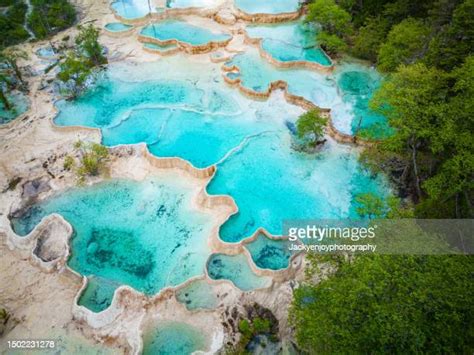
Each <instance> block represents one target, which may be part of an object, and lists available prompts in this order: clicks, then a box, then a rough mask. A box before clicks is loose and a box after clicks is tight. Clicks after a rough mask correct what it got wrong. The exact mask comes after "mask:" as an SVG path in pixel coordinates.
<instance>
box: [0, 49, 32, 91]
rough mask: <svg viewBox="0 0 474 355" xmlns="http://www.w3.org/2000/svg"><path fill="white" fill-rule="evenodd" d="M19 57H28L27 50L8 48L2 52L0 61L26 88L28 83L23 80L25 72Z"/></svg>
mask: <svg viewBox="0 0 474 355" xmlns="http://www.w3.org/2000/svg"><path fill="white" fill-rule="evenodd" d="M19 59H28V55H27V53H26V52H24V51H22V50H19V49H14V48H7V49H4V50H3V51H2V52H1V53H0V61H1V62H3V63H4V64H5V65H6V66H7V68H8V69H9V71H10V74H11V75H13V76H14V77H15V78H16V79H17V80H18V81H19V82H20V84H21V87H22V88H26V83H25V81H24V80H23V73H22V71H21V69H20V67H19V65H18V60H19Z"/></svg>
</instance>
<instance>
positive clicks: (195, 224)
mask: <svg viewBox="0 0 474 355" xmlns="http://www.w3.org/2000/svg"><path fill="white" fill-rule="evenodd" d="M191 198H192V191H191V189H190V187H189V186H187V184H186V182H184V181H176V179H174V178H173V177H171V176H170V177H166V178H163V179H159V180H158V179H148V180H144V181H141V182H136V181H131V180H111V181H107V182H104V183H100V184H97V185H93V186H90V187H81V188H74V189H71V190H68V191H66V192H64V193H62V194H61V195H57V196H54V197H52V198H50V199H48V200H46V201H44V202H41V203H39V204H36V205H34V206H33V207H32V208H30V209H29V210H28V211H27V213H26V214H24V215H23V216H22V217H21V218H19V219H13V220H12V226H13V228H14V230H15V231H16V232H17V233H18V234H20V235H26V234H27V233H29V232H30V231H31V230H32V229H33V228H34V226H35V225H37V224H38V223H39V222H40V220H41V219H42V218H43V217H44V216H47V215H49V214H51V213H53V212H55V213H59V214H61V215H62V216H63V217H64V218H65V219H66V220H67V221H68V222H70V223H71V225H72V226H73V228H74V231H75V236H74V237H73V239H72V244H71V248H72V255H71V257H70V259H69V260H68V265H69V266H70V267H71V268H72V269H74V270H76V271H77V272H79V273H80V274H82V275H86V276H91V275H94V276H95V277H94V278H92V279H91V282H90V285H89V287H88V288H87V289H86V291H85V292H84V294H83V295H82V297H81V300H80V304H83V305H85V306H86V307H88V308H90V309H91V310H93V311H101V310H103V309H105V308H106V307H107V306H108V305H109V304H110V302H111V299H112V295H113V291H114V290H115V288H116V287H117V286H118V285H122V284H125V285H129V286H131V287H133V288H135V289H136V290H138V291H141V292H144V293H145V294H147V295H154V294H156V293H157V292H159V291H160V290H161V289H162V288H163V287H166V286H175V285H178V284H180V283H183V282H184V281H186V280H188V279H189V278H191V277H193V276H198V275H202V274H203V273H204V267H205V264H206V260H207V258H208V256H209V254H210V250H209V248H208V246H207V242H206V240H207V238H208V237H209V233H210V230H211V225H212V224H213V223H212V218H211V217H210V215H208V214H204V213H201V212H198V211H196V210H194V209H193V208H192V207H191Z"/></svg>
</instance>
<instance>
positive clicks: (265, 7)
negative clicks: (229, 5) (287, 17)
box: [234, 0, 299, 15]
mask: <svg viewBox="0 0 474 355" xmlns="http://www.w3.org/2000/svg"><path fill="white" fill-rule="evenodd" d="M234 4H235V6H236V7H237V8H238V9H240V10H242V11H243V12H245V13H247V14H271V15H276V14H280V13H288V12H295V11H298V9H299V0H272V1H268V0H234Z"/></svg>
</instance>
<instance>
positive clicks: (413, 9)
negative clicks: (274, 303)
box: [290, 0, 474, 354]
mask: <svg viewBox="0 0 474 355" xmlns="http://www.w3.org/2000/svg"><path fill="white" fill-rule="evenodd" d="M473 14H474V0H464V1H463V0H426V1H409V0H338V1H334V0H314V1H313V2H311V3H310V4H309V13H308V16H307V20H308V21H315V22H317V23H319V24H320V26H321V33H320V34H319V37H318V38H319V41H320V43H321V46H322V47H323V48H324V49H325V50H326V51H328V52H330V53H331V54H332V55H333V56H336V57H340V58H343V57H344V56H345V55H351V56H354V57H357V58H362V59H366V60H369V61H371V62H372V63H373V64H374V65H376V67H377V69H378V70H379V71H381V72H383V73H385V78H384V82H383V83H382V86H381V88H380V89H379V90H378V91H377V92H376V93H375V95H374V97H373V98H372V100H371V103H370V107H371V109H373V110H374V111H376V112H379V113H382V114H383V115H385V117H387V119H388V121H389V123H390V125H391V126H392V127H393V129H394V132H393V134H392V135H391V136H390V137H389V138H386V139H384V140H383V141H379V142H376V144H374V145H373V147H371V148H369V149H366V150H365V151H364V153H363V154H362V155H361V161H362V162H363V163H364V164H365V165H366V166H367V167H368V168H370V169H371V170H373V171H374V172H377V171H384V172H385V173H387V174H388V176H389V177H390V178H391V180H392V181H393V183H394V186H395V187H396V190H397V195H398V196H397V197H399V198H396V199H394V200H395V201H403V203H395V204H394V203H393V201H391V202H390V203H386V202H384V201H381V200H379V199H378V198H377V197H375V196H357V197H356V202H358V203H360V207H359V208H358V210H359V211H361V213H360V214H361V215H362V216H364V217H368V216H369V218H370V217H386V218H401V217H417V218H472V217H473V198H474V192H473V191H474V190H473V188H474V57H473V53H472V50H473V48H474V18H473ZM362 211H363V213H362ZM329 259H331V258H329ZM323 261H325V262H327V261H328V258H326V257H321V256H319V257H318V256H312V257H310V264H311V266H312V267H311V268H310V271H314V270H317V269H318V267H319V265H321V262H323ZM330 262H331V263H333V264H334V265H335V268H336V271H335V272H334V274H333V275H332V276H330V277H329V278H328V279H326V280H323V281H322V282H320V283H316V284H315V283H313V282H312V281H310V280H311V278H308V281H307V282H306V283H304V284H302V285H301V286H300V287H299V288H298V289H297V290H296V291H295V298H294V301H293V305H292V308H291V311H290V319H291V321H292V324H293V325H294V327H295V334H296V340H297V343H298V345H299V346H300V347H301V349H303V350H306V351H307V352H309V353H323V354H326V353H387V352H388V353H426V352H428V353H459V354H461V353H466V354H467V353H472V352H473V351H474V302H473V300H474V260H473V257H472V256H465V255H450V256H448V255H438V256H434V255H418V256H415V255H364V256H356V257H354V258H349V259H343V258H338V257H334V258H332V259H331V260H330ZM310 274H311V272H310ZM309 276H311V275H309Z"/></svg>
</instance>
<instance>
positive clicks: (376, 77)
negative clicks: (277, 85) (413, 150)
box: [226, 48, 390, 135]
mask: <svg viewBox="0 0 474 355" xmlns="http://www.w3.org/2000/svg"><path fill="white" fill-rule="evenodd" d="M226 65H228V66H231V65H236V66H237V67H239V68H240V78H241V83H242V85H243V86H245V87H247V88H249V89H251V90H253V91H256V92H266V91H267V89H268V86H269V85H270V83H271V82H274V81H277V80H284V81H286V82H287V83H288V90H289V92H290V93H292V94H295V95H298V96H302V97H304V98H306V99H308V100H310V101H312V102H313V103H315V104H316V105H318V106H320V107H325V108H330V109H331V116H332V120H333V123H334V126H335V127H336V128H337V129H338V130H339V131H341V132H342V133H346V134H354V133H355V131H356V129H357V127H358V126H359V121H361V122H362V128H366V129H367V128H370V127H372V126H374V125H375V124H377V126H378V127H379V129H378V130H377V131H378V132H379V135H386V134H389V133H390V129H389V127H388V124H387V121H386V119H385V117H383V116H380V115H377V114H375V113H374V112H372V111H371V110H370V109H369V106H368V103H369V99H370V97H371V96H372V94H373V92H374V91H375V90H376V88H378V86H379V85H380V83H381V80H382V78H381V76H380V74H379V73H378V72H377V71H376V70H374V69H372V68H370V67H368V66H367V65H364V64H362V63H345V64H342V65H341V66H337V68H336V70H335V72H334V74H332V75H327V74H323V73H317V72H315V71H310V70H306V69H291V70H288V69H278V68H276V67H274V66H273V65H271V64H270V63H268V62H266V61H265V60H264V59H263V58H261V57H260V55H259V53H258V51H257V50H256V49H253V48H252V49H249V50H247V51H246V52H245V53H242V54H238V55H236V56H235V57H234V58H233V59H232V60H230V61H229V62H227V63H226Z"/></svg>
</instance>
